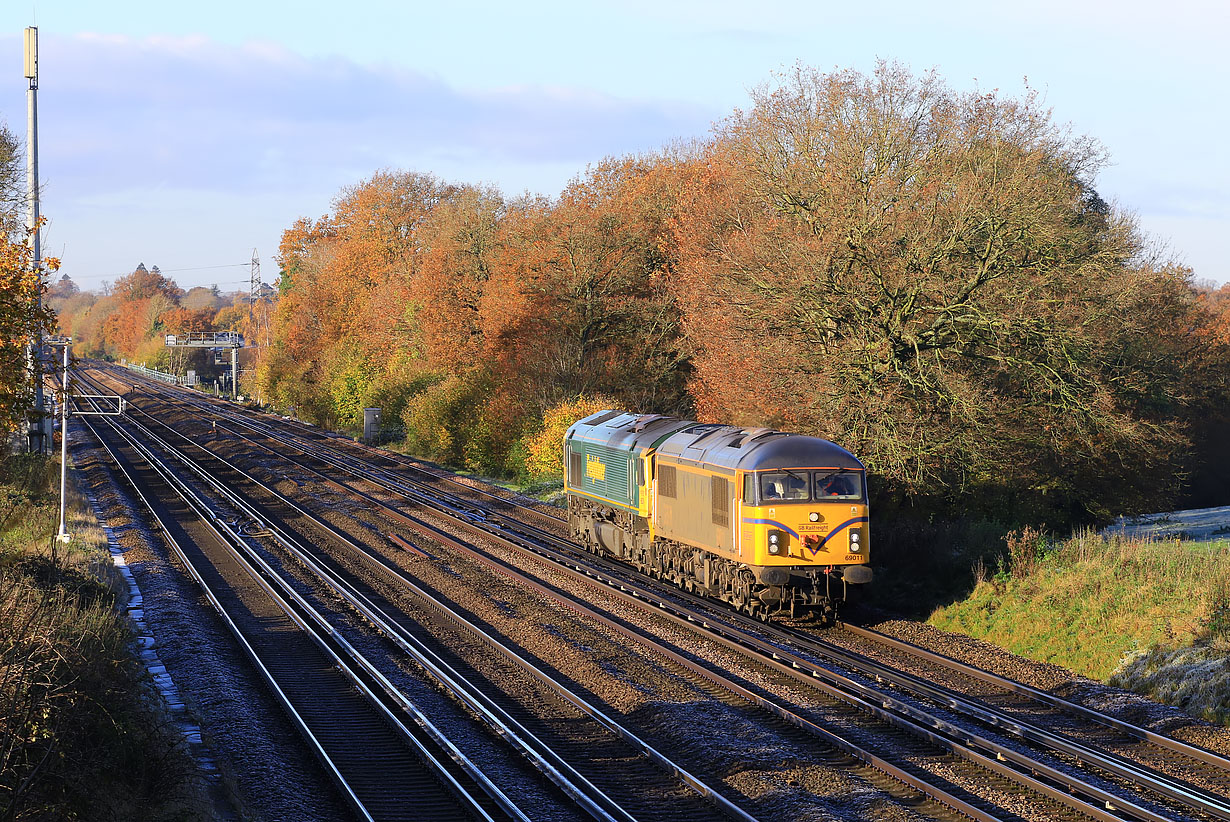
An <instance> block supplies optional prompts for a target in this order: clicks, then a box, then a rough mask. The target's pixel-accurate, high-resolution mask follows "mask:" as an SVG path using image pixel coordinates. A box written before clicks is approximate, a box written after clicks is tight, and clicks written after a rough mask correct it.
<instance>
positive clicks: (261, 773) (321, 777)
mask: <svg viewBox="0 0 1230 822" xmlns="http://www.w3.org/2000/svg"><path fill="white" fill-rule="evenodd" d="M87 434H88V432H86V431H85V429H84V428H83V427H80V426H78V427H77V429H75V430H74V432H73V439H74V440H75V441H76V442H77V443H78V445H75V446H74V449H73V462H74V464H75V465H76V466H78V471H79V477H80V481H81V485H82V487H83V488H88V489H89V491H91V492H92V493H93V494H94V496H95V498H96V500H97V502H98V506H99V509H100V512H101V514H102V516H103V518H104V521H105V522H106V524H107V525H109V526H110V527H111V529H112V531H113V533H114V535H115V538H116V539H117V540H118V542H119V545H120V548H121V549H122V550H123V554H124V558H125V561H126V562H127V564H128V567H129V568H130V569H131V571H132V573H133V576H134V577H135V578H136V581H137V585H138V587H139V588H140V590H141V594H142V599H143V603H144V612H145V613H144V616H145V621H146V624H147V626H148V627H149V630H150V631H151V633H152V634H153V636H154V639H155V642H156V643H157V648H158V656H159V658H160V659H161V661H162V663H163V665H165V666H166V669H167V673H169V674H170V676H171V679H172V680H173V681H174V682H175V684H176V686H177V687H178V689H179V692H180V695H181V697H182V698H183V700H184V704H185V706H186V708H187V710H188V712H189V714H190V715H191V716H192V717H193V719H195V721H196V722H197V723H198V724H199V725H200V728H201V734H202V738H203V740H204V742H205V744H206V745H207V746H208V748H209V750H210V751H211V752H212V753H213V755H214V757H215V763H216V765H217V767H218V770H219V771H220V772H221V774H222V778H223V783H224V785H225V787H226V789H227V792H228V793H229V794H230V797H231V799H232V801H233V802H234V803H235V805H236V806H237V808H238V809H239V811H240V814H241V816H242V817H243V818H244V819H249V820H256V821H257V822H260V821H261V820H270V821H272V820H288V819H295V820H303V821H304V822H310V821H311V820H322V822H323V821H324V820H337V819H348V818H350V814H349V811H348V809H347V808H346V807H345V806H343V805H342V804H341V803H340V801H339V800H338V798H337V796H336V793H335V791H334V789H333V785H332V783H331V782H330V781H329V779H328V777H327V776H326V775H325V774H324V772H323V771H322V770H321V768H320V766H319V765H318V763H317V762H316V760H315V759H314V758H312V757H311V755H310V754H308V753H307V751H306V749H304V747H303V746H302V744H301V743H300V742H299V736H298V734H297V733H296V732H295V730H294V729H293V727H292V726H291V724H290V722H289V720H287V719H286V717H285V716H284V714H283V713H282V711H281V708H280V707H279V706H278V705H277V703H276V702H274V700H273V699H272V697H270V695H269V694H268V692H267V691H266V689H265V688H264V686H263V685H262V684H261V682H260V681H259V680H257V679H256V677H255V676H254V675H253V674H252V673H251V672H250V670H249V669H248V663H247V661H246V659H245V658H243V657H242V656H241V654H240V652H239V649H238V647H237V646H236V644H235V642H234V640H233V638H232V637H231V635H230V633H229V632H228V631H227V630H226V628H225V627H224V626H223V625H222V623H221V622H220V620H219V619H218V618H217V616H216V613H215V612H214V610H213V608H212V606H211V605H210V604H209V602H208V601H207V600H206V599H205V597H204V596H203V594H202V593H201V591H200V589H199V588H198V587H197V586H196V583H194V582H193V581H191V580H190V579H189V578H188V577H186V576H185V574H184V572H183V571H182V569H181V568H179V567H178V563H177V562H176V561H173V560H172V559H171V557H170V552H169V549H168V548H167V547H166V545H165V544H164V542H163V540H162V539H161V537H160V536H159V535H158V534H156V533H155V532H154V531H153V530H152V529H151V528H150V527H149V526H148V525H147V524H146V519H145V516H144V514H143V513H141V512H137V511H135V510H134V508H133V507H132V506H131V505H130V504H129V503H128V502H127V501H126V500H125V499H124V498H123V497H122V496H121V495H120V494H119V493H117V488H116V485H115V482H114V481H113V479H112V475H111V471H110V469H108V468H107V467H105V466H107V465H108V464H109V462H110V460H109V457H108V456H107V454H106V452H104V451H103V450H102V449H101V448H99V447H98V446H97V445H96V444H94V443H93V442H92V438H91V441H88V442H87Z"/></svg>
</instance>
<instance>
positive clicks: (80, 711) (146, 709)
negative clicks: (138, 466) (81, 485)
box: [0, 456, 207, 820]
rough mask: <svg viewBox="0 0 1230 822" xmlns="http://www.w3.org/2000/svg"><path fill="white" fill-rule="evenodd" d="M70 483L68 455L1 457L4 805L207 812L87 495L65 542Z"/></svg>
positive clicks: (89, 813) (55, 811)
mask: <svg viewBox="0 0 1230 822" xmlns="http://www.w3.org/2000/svg"><path fill="white" fill-rule="evenodd" d="M58 482H59V465H58V463H56V462H52V461H47V460H43V459H40V458H33V457H29V456H20V457H8V458H4V459H3V460H2V461H0V818H5V819H28V818H29V819H34V818H37V819H80V820H93V819H108V820H110V819H200V818H205V817H206V816H207V814H206V813H205V812H203V811H202V810H201V809H202V808H203V807H204V805H203V804H202V802H201V800H200V794H199V792H198V787H197V784H196V780H195V777H194V776H193V774H194V773H195V770H194V767H193V765H192V762H191V760H190V758H189V756H188V753H187V750H186V748H185V746H184V744H183V740H182V737H181V735H179V734H178V733H177V732H176V731H175V729H174V728H173V727H172V726H171V724H170V723H169V721H168V720H167V718H166V717H165V716H164V714H163V713H162V711H161V702H160V700H159V699H158V695H157V692H156V690H155V689H154V687H153V683H152V681H151V679H150V677H149V676H148V674H147V672H146V671H145V669H144V668H143V667H142V666H141V664H140V663H139V662H138V661H137V660H136V659H135V658H134V657H133V656H132V655H131V653H130V648H131V642H132V639H133V636H132V633H131V631H130V629H129V628H128V626H127V624H126V622H125V620H124V618H123V616H122V615H121V614H120V613H119V612H118V611H117V610H116V603H117V595H116V591H119V590H122V588H120V586H119V584H118V583H119V580H118V577H116V576H114V569H113V567H112V566H111V564H110V562H109V556H108V551H107V547H106V537H105V535H104V534H103V532H102V530H101V529H100V528H98V526H97V525H96V524H95V522H94V520H93V517H92V516H91V515H90V514H89V512H88V507H87V506H86V504H85V503H84V500H82V499H81V498H80V496H76V498H75V499H74V498H73V497H74V495H73V494H70V502H71V503H72V504H71V506H70V515H71V516H70V519H69V525H68V528H67V530H68V531H69V532H70V533H71V534H73V535H74V539H73V540H72V542H70V543H69V544H67V545H59V546H56V550H55V551H54V553H53V551H52V536H53V535H54V534H55V533H56V530H57V527H58V524H59V496H58V494H59V486H58Z"/></svg>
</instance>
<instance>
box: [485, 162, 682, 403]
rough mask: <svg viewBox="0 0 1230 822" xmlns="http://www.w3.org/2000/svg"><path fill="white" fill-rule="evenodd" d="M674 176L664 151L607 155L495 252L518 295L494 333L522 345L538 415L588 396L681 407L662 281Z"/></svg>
mask: <svg viewBox="0 0 1230 822" xmlns="http://www.w3.org/2000/svg"><path fill="white" fill-rule="evenodd" d="M676 175H677V168H676V166H675V163H674V161H673V160H672V159H671V158H668V157H665V156H661V157H650V156H646V157H628V158H624V159H612V160H608V161H606V162H603V163H601V164H599V165H598V166H596V167H595V168H592V169H590V170H589V171H588V172H587V173H586V174H585V175H584V176H582V177H580V178H578V179H577V180H575V181H574V182H573V183H572V184H570V185H569V186H568V188H567V189H566V190H565V191H564V192H563V194H562V195H561V196H560V198H559V200H558V201H556V202H554V203H551V204H550V205H549V206H543V205H539V207H537V208H534V209H530V210H527V211H524V212H520V213H517V214H516V217H517V219H518V220H519V221H520V223H521V225H520V227H516V228H510V230H509V231H508V232H507V235H508V238H509V239H508V241H507V242H506V245H505V247H504V248H503V249H502V251H501V254H502V256H503V258H505V260H506V263H505V265H506V267H508V268H510V269H511V270H513V271H515V272H516V277H517V279H519V280H520V281H521V282H522V283H523V285H522V289H523V291H524V292H525V294H526V296H527V299H526V301H525V303H524V308H523V311H522V315H521V316H520V317H510V318H509V320H508V322H507V328H506V329H505V330H503V331H502V333H504V334H505V335H507V336H508V337H509V338H510V339H512V340H516V341H519V345H520V346H521V349H520V354H521V356H520V359H521V362H522V364H523V365H522V371H523V375H522V376H523V378H526V379H530V380H532V381H533V382H534V383H535V384H536V386H537V391H538V400H539V408H540V410H545V409H546V408H549V407H552V406H554V405H556V404H557V403H559V402H561V401H564V400H570V399H572V398H575V397H576V396H578V395H594V394H606V395H609V396H612V397H616V398H619V399H620V400H621V401H622V402H623V403H624V404H625V405H626V406H628V407H631V408H636V409H646V410H651V409H652V410H658V411H664V412H668V413H669V412H676V413H680V412H686V411H687V410H688V408H689V407H690V401H689V398H688V397H687V391H686V379H687V360H686V356H685V355H684V354H683V352H682V350H681V348H680V336H681V326H680V314H679V310H678V307H677V304H676V301H675V295H674V293H673V291H672V280H671V273H672V268H673V259H672V256H673V252H672V250H671V247H670V242H671V240H672V237H671V234H670V231H669V228H668V220H669V217H670V215H671V214H672V210H673V208H674V197H675V196H676V194H677V191H676V187H675V185H674V184H675V182H676Z"/></svg>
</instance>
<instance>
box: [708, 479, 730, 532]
mask: <svg viewBox="0 0 1230 822" xmlns="http://www.w3.org/2000/svg"><path fill="white" fill-rule="evenodd" d="M709 494H710V495H711V496H712V497H713V524H714V525H717V526H718V527H720V528H729V527H730V481H729V480H727V479H726V478H725V477H710V478H709Z"/></svg>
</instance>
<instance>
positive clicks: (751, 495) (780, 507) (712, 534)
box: [564, 411, 871, 616]
mask: <svg viewBox="0 0 1230 822" xmlns="http://www.w3.org/2000/svg"><path fill="white" fill-rule="evenodd" d="M564 457H565V466H566V470H565V487H566V489H567V493H568V510H569V522H570V524H571V531H572V535H573V537H574V538H575V539H576V540H577V541H578V542H581V543H582V544H584V545H586V546H588V547H590V548H591V550H597V551H601V552H603V553H608V554H611V555H614V556H616V557H618V558H620V559H622V560H624V561H625V562H629V563H631V564H633V565H635V566H636V567H638V568H640V569H641V570H643V571H645V572H646V573H649V574H652V575H654V576H658V577H661V578H664V579H669V580H671V581H673V582H675V583H676V584H679V585H681V586H682V587H685V588H687V589H688V590H692V591H696V592H698V593H705V594H707V595H710V596H715V597H718V598H720V599H724V600H726V601H727V602H730V603H731V604H733V605H736V606H737V607H739V608H741V609H743V610H746V611H748V612H750V613H755V614H757V615H760V616H765V615H772V614H777V613H785V614H789V615H799V614H801V613H804V612H809V611H811V612H821V613H824V614H831V613H832V610H833V608H834V607H835V606H836V605H837V604H838V603H840V602H841V601H843V600H845V599H846V597H847V594H848V587H847V586H848V584H850V583H854V584H862V583H866V582H870V581H871V568H870V566H869V565H868V562H869V546H868V508H867V494H866V473H865V469H864V467H863V464H862V463H861V462H859V461H858V459H857V458H855V457H854V456H853V455H852V454H851V453H850V452H848V451H846V450H845V449H844V448H842V447H840V446H838V445H836V444H834V443H832V442H829V441H828V440H822V439H819V438H816V437H808V436H803V435H799V434H789V433H785V432H781V431H773V430H770V429H767V428H739V427H736V426H729V425H714V424H702V423H696V422H692V421H689V420H680V419H676V418H671V417H662V416H658V415H638V414H628V413H624V412H619V411H604V412H600V413H598V414H593V415H591V416H589V417H586V418H585V419H583V420H579V421H577V422H576V423H575V424H574V425H573V426H572V427H571V428H570V429H569V431H568V434H567V435H566V437H565V442H564Z"/></svg>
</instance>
